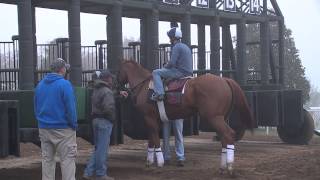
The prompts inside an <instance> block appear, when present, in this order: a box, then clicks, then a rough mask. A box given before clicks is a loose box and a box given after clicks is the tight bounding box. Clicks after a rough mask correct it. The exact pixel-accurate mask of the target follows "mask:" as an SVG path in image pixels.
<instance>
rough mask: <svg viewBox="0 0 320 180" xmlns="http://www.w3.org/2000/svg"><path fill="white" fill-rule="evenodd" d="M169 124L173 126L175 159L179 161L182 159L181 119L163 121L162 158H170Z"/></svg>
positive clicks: (183, 158)
mask: <svg viewBox="0 0 320 180" xmlns="http://www.w3.org/2000/svg"><path fill="white" fill-rule="evenodd" d="M171 126H172V127H173V132H174V136H175V141H174V142H175V150H176V155H177V159H178V160H179V161H184V160H185V157H184V145H183V134H182V130H183V119H177V120H174V121H169V122H167V123H163V131H162V133H163V147H162V148H163V156H164V160H170V158H171V155H170V134H171V133H170V132H171Z"/></svg>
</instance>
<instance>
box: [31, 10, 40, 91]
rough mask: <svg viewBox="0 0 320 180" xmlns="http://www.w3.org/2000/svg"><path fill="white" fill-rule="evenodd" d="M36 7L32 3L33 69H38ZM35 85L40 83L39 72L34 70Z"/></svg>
mask: <svg viewBox="0 0 320 180" xmlns="http://www.w3.org/2000/svg"><path fill="white" fill-rule="evenodd" d="M36 33H37V30H36V8H35V6H34V5H32V40H33V70H36V69H37V62H38V52H37V37H36ZM33 73H34V85H36V84H37V83H38V81H39V80H38V73H37V71H34V72H33Z"/></svg>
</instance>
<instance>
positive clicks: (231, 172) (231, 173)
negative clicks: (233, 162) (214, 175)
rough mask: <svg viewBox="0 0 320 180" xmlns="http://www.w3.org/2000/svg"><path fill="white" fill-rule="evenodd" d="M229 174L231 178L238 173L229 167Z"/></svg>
mask: <svg viewBox="0 0 320 180" xmlns="http://www.w3.org/2000/svg"><path fill="white" fill-rule="evenodd" d="M228 175H229V176H230V177H231V178H236V173H235V172H234V170H229V169H228Z"/></svg>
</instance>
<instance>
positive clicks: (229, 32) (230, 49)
mask: <svg viewBox="0 0 320 180" xmlns="http://www.w3.org/2000/svg"><path fill="white" fill-rule="evenodd" d="M228 48H229V52H230V66H231V67H230V68H229V69H231V70H235V69H236V58H235V55H234V48H233V43H232V37H231V29H230V30H229V31H228ZM231 75H232V76H233V78H234V72H230V73H229V77H231Z"/></svg>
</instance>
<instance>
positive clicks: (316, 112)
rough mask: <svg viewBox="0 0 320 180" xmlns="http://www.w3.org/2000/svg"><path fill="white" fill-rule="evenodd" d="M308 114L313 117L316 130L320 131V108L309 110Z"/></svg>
mask: <svg viewBox="0 0 320 180" xmlns="http://www.w3.org/2000/svg"><path fill="white" fill-rule="evenodd" d="M308 112H309V113H310V114H311V116H312V117H313V120H314V127H315V129H317V130H320V108H319V109H310V110H308Z"/></svg>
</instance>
